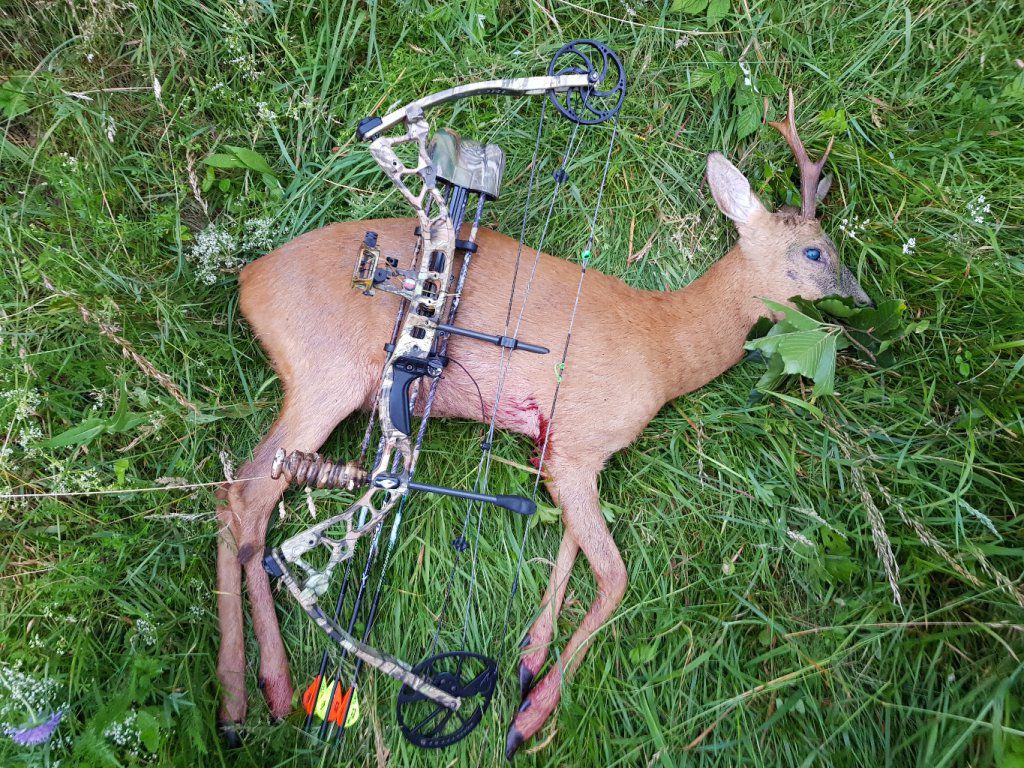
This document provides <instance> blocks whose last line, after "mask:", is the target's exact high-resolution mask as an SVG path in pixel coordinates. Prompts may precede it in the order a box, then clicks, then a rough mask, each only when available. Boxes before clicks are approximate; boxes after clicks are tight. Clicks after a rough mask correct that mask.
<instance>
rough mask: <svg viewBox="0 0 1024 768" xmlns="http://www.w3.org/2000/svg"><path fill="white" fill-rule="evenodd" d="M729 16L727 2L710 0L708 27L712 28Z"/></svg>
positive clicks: (725, 0)
mask: <svg viewBox="0 0 1024 768" xmlns="http://www.w3.org/2000/svg"><path fill="white" fill-rule="evenodd" d="M728 15H729V0H711V2H710V3H708V26H709V27H713V26H714V25H715V24H717V23H718V22H720V21H721V20H722V19H724V18H725V17H726V16H728Z"/></svg>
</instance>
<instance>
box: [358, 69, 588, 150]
mask: <svg viewBox="0 0 1024 768" xmlns="http://www.w3.org/2000/svg"><path fill="white" fill-rule="evenodd" d="M588 85H591V81H590V76H589V75H587V74H586V73H583V74H568V75H537V76H534V77H513V78H503V79H498V80H484V81H482V82H479V83H469V84H467V85H456V86H454V87H452V88H447V89H445V90H443V91H438V92H437V93H432V94H430V95H429V96H424V97H423V98H421V99H417V100H416V101H413V102H411V103H409V104H406V105H405V106H404V107H400V108H399V109H396V110H395V111H394V112H390V113H388V114H387V115H385V116H384V117H382V118H367V120H372V121H374V124H373V125H372V126H369V127H368V128H367V129H366V130H362V128H361V129H360V130H359V131H357V133H356V136H357V137H358V138H359V139H361V140H362V141H370V140H371V139H373V138H374V137H376V136H378V135H380V134H381V133H383V132H384V131H387V130H389V129H390V128H393V127H394V126H396V125H398V124H399V123H402V122H405V121H406V119H407V117H408V116H409V115H410V114H411V112H412V111H414V110H415V109H417V108H418V109H419V110H421V111H424V112H425V111H426V110H428V109H432V108H433V107H437V106H440V105H441V104H447V103H448V102H450V101H456V100H458V99H465V98H468V97H470V96H485V95H504V96H536V95H538V94H542V93H548V92H550V91H556V92H562V91H567V90H569V89H570V88H583V87H585V86H588ZM377 120H380V122H379V123H377V122H376V121H377Z"/></svg>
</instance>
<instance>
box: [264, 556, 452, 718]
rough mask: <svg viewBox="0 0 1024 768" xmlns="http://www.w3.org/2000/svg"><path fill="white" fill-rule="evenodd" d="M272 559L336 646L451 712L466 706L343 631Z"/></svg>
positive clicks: (278, 558)
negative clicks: (462, 705)
mask: <svg viewBox="0 0 1024 768" xmlns="http://www.w3.org/2000/svg"><path fill="white" fill-rule="evenodd" d="M271 557H273V558H274V560H275V562H276V564H277V566H278V568H279V569H280V571H281V574H282V575H281V580H282V581H283V582H284V584H285V586H286V587H287V589H288V591H289V592H291V594H292V595H293V596H294V597H295V599H296V600H298V601H299V605H301V606H302V609H303V610H304V611H305V612H306V613H308V614H309V616H310V617H311V618H312V619H313V621H315V622H316V624H317V626H318V627H320V629H322V630H323V631H324V632H326V633H327V635H328V636H329V637H330V638H331V639H332V640H333V641H334V642H336V643H337V644H338V645H339V646H341V647H342V648H344V649H345V650H346V651H347V652H348V653H351V654H352V655H353V656H355V657H356V658H359V659H362V660H363V661H364V662H365V663H367V664H369V665H370V666H371V667H374V668H375V669H379V670H380V671H381V672H383V673H384V674H385V675H388V676H389V677H393V678H395V680H398V681H399V682H401V683H404V684H405V685H407V686H409V687H410V688H412V689H413V690H415V691H417V692H419V693H421V694H423V695H424V696H426V697H427V698H428V699H430V700H431V701H435V702H437V703H438V704H440V705H442V706H444V707H447V708H448V709H452V710H457V709H458V708H459V706H460V705H461V704H462V699H460V698H458V697H457V696H452V695H451V694H450V693H447V692H445V691H442V690H441V689H440V688H438V687H437V686H435V685H433V684H431V683H430V681H429V680H425V679H424V678H422V677H420V676H419V675H417V674H416V673H415V672H413V671H412V668H411V667H410V666H409V665H408V664H406V663H405V662H403V661H400V660H399V659H396V658H395V657H394V656H390V655H389V654H386V653H384V652H383V651H378V650H377V649H376V648H371V647H370V646H368V645H366V644H365V643H362V642H360V641H359V640H356V639H355V638H354V637H352V635H350V634H349V633H348V632H346V631H345V630H344V629H342V628H341V627H340V626H339V625H338V623H337V622H336V621H334V620H333V619H332V618H331V617H330V616H327V615H326V614H325V613H324V612H323V610H322V609H321V608H320V605H319V604H318V603H317V600H316V597H315V596H310V595H309V594H308V593H306V591H305V590H303V589H302V588H301V587H300V586H299V584H298V582H296V581H295V579H294V578H293V577H292V575H291V572H290V571H289V570H288V567H287V564H286V563H285V562H284V561H283V560H284V558H283V557H281V556H280V555H279V554H278V553H277V552H274V553H272V554H271Z"/></svg>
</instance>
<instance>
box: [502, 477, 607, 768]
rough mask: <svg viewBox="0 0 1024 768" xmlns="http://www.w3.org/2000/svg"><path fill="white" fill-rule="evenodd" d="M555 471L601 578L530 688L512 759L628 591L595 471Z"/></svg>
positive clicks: (509, 748) (569, 520) (511, 733)
mask: <svg viewBox="0 0 1024 768" xmlns="http://www.w3.org/2000/svg"><path fill="white" fill-rule="evenodd" d="M551 472H552V478H553V479H552V484H553V485H554V486H555V487H554V488H553V490H554V491H555V495H556V499H557V501H558V503H559V504H560V506H561V508H562V521H563V523H564V524H565V527H566V534H567V535H568V536H572V537H573V539H575V540H576V542H577V543H578V544H579V548H580V549H581V550H583V554H584V556H585V557H586V558H587V562H588V563H589V564H590V569H591V571H593V574H594V579H595V581H596V582H597V597H596V598H595V599H594V602H593V603H591V605H590V608H589V609H588V610H587V615H586V616H585V617H584V618H583V621H582V622H581V623H580V626H579V627H578V628H577V629H576V631H575V632H574V633H573V635H572V637H570V638H569V641H568V642H567V643H566V645H565V648H564V649H563V651H562V654H561V656H560V658H559V659H558V661H557V663H556V664H555V665H554V666H553V667H552V668H551V669H550V670H549V671H548V673H547V674H546V675H544V677H543V678H541V680H540V681H539V682H538V683H537V684H536V685H535V686H534V687H533V688H532V689H531V690H530V692H529V694H528V695H527V696H526V698H525V699H524V700H523V703H522V705H521V706H520V708H519V712H518V713H517V714H516V716H515V718H513V720H512V725H511V726H510V727H509V730H508V738H507V740H506V742H505V755H506V757H508V758H509V759H511V757H512V756H513V755H514V754H515V752H516V750H517V749H519V746H520V745H521V744H522V743H523V742H524V741H526V740H527V739H529V738H531V737H532V736H533V735H534V734H535V733H537V731H539V730H540V728H541V726H542V725H544V723H545V722H546V721H547V719H548V718H549V717H550V716H551V714H552V713H553V712H554V711H555V708H556V707H557V706H558V700H559V698H560V697H561V686H562V679H563V672H564V673H569V674H571V673H572V672H573V671H574V670H575V669H576V668H577V667H578V666H579V664H580V662H581V661H583V655H584V654H585V653H586V650H587V647H588V645H589V643H590V640H591V639H592V638H593V635H594V634H595V633H596V632H597V630H598V629H600V628H601V626H602V625H603V624H604V623H605V622H606V621H607V620H608V619H609V618H610V617H611V615H612V613H614V612H615V609H616V608H617V607H618V606H619V603H621V602H622V597H623V595H624V594H625V592H626V566H625V564H624V563H623V562H622V556H621V555H620V554H619V549H618V547H616V546H615V540H614V539H613V538H612V535H611V533H610V532H609V530H608V526H607V524H606V523H605V520H604V515H603V514H602V513H601V504H600V501H599V499H598V495H597V472H596V471H595V470H592V469H586V470H582V469H576V470H575V471H573V469H572V468H570V469H569V470H568V471H567V470H566V468H565V467H564V466H563V467H561V468H556V467H555V466H552V467H551ZM556 473H557V474H556ZM563 667H564V670H563Z"/></svg>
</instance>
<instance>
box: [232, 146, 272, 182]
mask: <svg viewBox="0 0 1024 768" xmlns="http://www.w3.org/2000/svg"><path fill="white" fill-rule="evenodd" d="M225 149H227V150H228V151H229V152H231V154H233V155H234V156H235V157H237V158H238V160H239V161H240V162H241V163H242V166H244V167H245V168H248V169H249V170H250V171H256V173H269V174H270V175H271V176H273V175H274V169H273V168H271V167H270V163H268V162H267V161H266V160H264V159H263V155H261V154H260V153H259V152H254V151H253V150H251V149H247V148H246V147H233V146H231V145H225Z"/></svg>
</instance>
